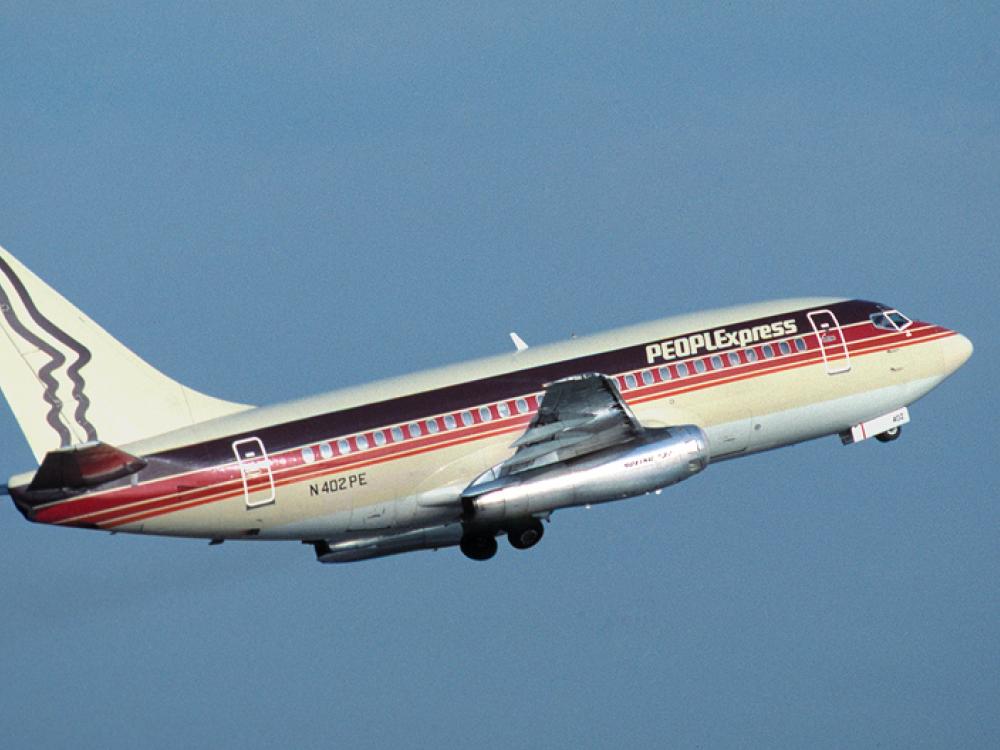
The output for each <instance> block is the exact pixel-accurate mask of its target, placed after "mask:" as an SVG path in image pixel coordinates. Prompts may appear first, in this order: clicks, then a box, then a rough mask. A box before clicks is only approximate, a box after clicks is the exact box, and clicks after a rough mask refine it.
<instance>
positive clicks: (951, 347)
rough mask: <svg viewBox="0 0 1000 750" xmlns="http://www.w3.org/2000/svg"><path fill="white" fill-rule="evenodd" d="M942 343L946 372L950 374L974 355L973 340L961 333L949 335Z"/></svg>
mask: <svg viewBox="0 0 1000 750" xmlns="http://www.w3.org/2000/svg"><path fill="white" fill-rule="evenodd" d="M941 343H942V351H941V356H942V359H943V360H944V369H945V372H946V373H947V374H948V375H951V374H952V373H953V372H955V370H957V369H958V368H959V367H961V366H962V365H964V364H965V362H966V360H967V359H968V358H969V357H971V356H972V342H971V341H969V339H967V338H966V337H965V336H963V335H962V334H960V333H956V334H955V335H954V336H948V337H947V338H946V339H943V340H942V342H941Z"/></svg>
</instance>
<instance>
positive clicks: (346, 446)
mask: <svg viewBox="0 0 1000 750" xmlns="http://www.w3.org/2000/svg"><path fill="white" fill-rule="evenodd" d="M337 452H338V453H340V455H341V456H346V455H347V454H348V453H350V452H351V444H350V443H349V442H347V440H338V441H337Z"/></svg>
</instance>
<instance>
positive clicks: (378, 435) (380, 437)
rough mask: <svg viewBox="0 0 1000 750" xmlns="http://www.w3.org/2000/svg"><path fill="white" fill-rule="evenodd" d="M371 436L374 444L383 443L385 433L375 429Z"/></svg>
mask: <svg viewBox="0 0 1000 750" xmlns="http://www.w3.org/2000/svg"><path fill="white" fill-rule="evenodd" d="M372 437H373V438H375V445H385V433H384V432H382V430H376V431H375V433H374V434H373V435H372Z"/></svg>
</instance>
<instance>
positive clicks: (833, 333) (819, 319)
mask: <svg viewBox="0 0 1000 750" xmlns="http://www.w3.org/2000/svg"><path fill="white" fill-rule="evenodd" d="M809 322H810V323H811V324H812V327H813V330H814V331H815V332H816V338H817V339H818V340H819V349H820V351H821V352H822V354H823V364H824V366H825V367H826V374H827V375H837V374H839V373H842V372H847V371H848V370H850V369H851V354H850V352H849V351H848V350H847V340H846V339H845V338H844V331H843V329H842V328H841V327H840V323H839V322H838V321H837V316H836V315H834V314H833V313H832V312H831V311H830V310H813V311H812V312H811V313H809Z"/></svg>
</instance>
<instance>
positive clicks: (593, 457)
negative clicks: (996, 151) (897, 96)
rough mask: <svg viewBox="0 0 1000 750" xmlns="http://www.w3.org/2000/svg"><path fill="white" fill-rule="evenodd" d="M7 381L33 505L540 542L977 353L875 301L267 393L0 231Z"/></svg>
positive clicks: (479, 542) (341, 549)
mask: <svg viewBox="0 0 1000 750" xmlns="http://www.w3.org/2000/svg"><path fill="white" fill-rule="evenodd" d="M0 328H2V329H3V333H4V334H5V335H4V336H0V357H2V360H0V361H2V362H3V367H2V369H0V389H2V391H3V394H4V396H5V398H6V399H7V402H8V403H9V405H10V407H11V410H12V411H13V414H14V417H15V418H16V420H17V422H18V424H19V426H20V427H21V429H22V431H23V432H24V435H25V437H26V438H27V441H28V443H29V445H30V447H31V450H32V452H33V453H34V456H35V459H36V461H37V462H38V464H39V465H38V467H37V469H34V470H32V471H27V472H25V473H21V474H18V475H16V476H13V477H12V478H11V479H10V480H9V482H8V484H7V486H5V487H3V488H2V492H3V493H4V494H8V495H9V496H10V497H11V498H12V500H13V502H14V503H15V505H16V506H17V508H18V510H19V511H20V512H21V513H22V514H23V515H24V516H25V518H27V519H28V520H30V521H33V522H36V523H43V524H54V525H58V526H69V527H77V528H87V529H99V530H104V531H110V532H121V533H130V534H156V535H164V536H175V537H194V538H202V539H207V540H210V542H211V543H212V544H219V543H222V542H223V541H227V540H291V541H297V542H302V543H305V544H308V545H310V546H312V547H313V549H314V551H315V554H316V559H317V560H319V561H320V562H323V563H341V562H352V561H357V560H364V559H369V558H376V557H382V556H386V555H393V554H397V553H402V552H410V551H415V550H423V549H439V548H445V547H454V546H458V547H459V548H460V550H461V551H462V552H463V553H464V554H465V556H466V557H468V558H471V559H473V560H487V559H490V558H491V557H493V556H494V554H495V553H496V552H497V548H498V543H497V538H498V537H502V536H504V535H505V536H506V537H507V539H508V541H509V542H510V544H511V545H512V546H513V547H514V548H516V549H527V548H530V547H533V546H534V545H535V544H537V543H538V541H539V540H540V539H541V538H542V535H543V533H544V526H543V522H548V521H550V519H551V516H552V514H553V512H554V511H556V510H559V509H562V508H568V507H573V506H590V505H594V504H597V503H604V502H609V501H612V500H622V499H625V498H631V497H637V496H641V495H646V494H649V493H656V494H659V493H660V491H661V490H663V489H664V488H666V487H669V486H671V485H673V484H676V483H678V482H681V481H683V480H686V479H689V478H690V477H692V476H694V475H695V474H698V473H699V472H702V471H703V470H704V469H706V468H707V467H708V466H709V465H710V464H713V463H716V462H719V461H726V460H729V459H733V458H738V457H742V456H748V455H751V454H754V453H759V452H761V451H766V450H772V449H775V448H780V447H783V446H788V445H792V444H795V443H799V442H802V441H805V440H812V439H815V438H820V437H823V436H839V437H840V439H841V442H843V443H844V444H854V443H859V442H862V441H865V440H867V439H869V438H871V437H874V438H876V439H877V440H879V441H882V442H889V441H892V440H895V439H896V438H898V437H899V435H900V433H901V429H902V427H903V425H905V424H907V423H908V422H909V420H910V415H909V409H908V407H909V406H910V405H911V404H912V403H913V402H914V401H916V400H917V399H919V398H921V397H922V396H924V395H926V394H927V393H928V392H929V391H931V390H932V389H933V388H935V387H936V386H937V385H939V384H940V383H941V382H942V381H943V380H944V379H945V378H947V377H948V376H949V375H951V374H952V373H954V372H955V371H956V370H957V369H958V368H959V367H961V366H962V364H963V363H965V361H966V360H967V359H968V358H969V357H970V356H971V354H972V349H973V347H972V344H971V342H970V341H969V340H968V339H967V338H966V337H965V336H963V335H961V334H960V333H957V332H956V331H953V330H950V329H948V328H945V327H943V326H940V325H936V324H934V323H928V322H921V321H919V320H916V319H913V318H910V317H907V316H906V315H904V314H903V313H902V312H900V311H899V310H897V309H895V308H892V307H890V306H887V305H882V304H878V303H875V302H867V301H864V300H858V299H842V298H834V297H815V298H799V299H784V300H777V301H773V302H763V303H757V304H748V305H740V306H734V307H727V308H724V309H716V310H708V311H705V312H699V313H696V314H689V315H679V316H676V317H669V318H665V319H662V320H657V321H653V322H649V323H643V324H640V325H635V326H631V327H626V328H620V329H617V330H612V331H608V332H606V333H599V334H596V335H590V336H581V337H579V338H576V337H574V338H573V339H572V340H569V341H563V342H561V343H555V344H551V345H546V346H529V345H528V344H527V343H526V342H524V340H523V339H521V338H520V337H519V336H518V335H517V334H516V333H513V334H511V338H512V341H513V342H514V345H515V347H514V351H511V352H509V353H506V354H502V355H499V356H493V357H488V358H485V359H479V360H476V361H471V362H466V363H463V364H457V365H451V366H447V367H441V368H438V369H434V370H429V371H426V372H421V373H416V374H412V375H406V376H404V377H396V378H390V379H387V380H381V381H378V382H375V383H371V384H369V385H363V386H358V387H352V388H345V389H342V390H337V391H334V392H332V393H328V394H325V395H319V396H314V397H311V398H305V399H301V400H297V401H291V402H288V403H283V404H278V405H274V406H264V407H252V406H248V405H245V404H239V403H232V402H229V401H223V400H220V399H217V398H213V397H211V396H207V395H204V394H202V393H199V392H196V391H194V390H192V389H189V388H187V387H185V386H183V385H181V384H180V383H178V382H176V381H174V380H172V379H170V378H169V377H167V376H166V375H164V374H162V373H160V372H159V371H157V370H156V369H154V368H153V367H152V366H150V365H149V364H147V363H146V362H144V361H143V360H142V359H140V358H139V357H138V356H137V355H135V354H134V353H133V352H131V351H130V350H129V349H127V348H126V347H125V346H124V345H123V344H121V343H120V342H119V341H117V340H115V339H114V338H113V337H112V336H111V335H110V334H108V333H107V332H105V331H104V330H103V329H102V328H101V327H99V326H98V325H97V324H96V323H94V322H93V321H92V320H91V319H90V318H88V317H87V316H86V315H84V314H83V313H82V312H80V311H79V310H78V309H77V308H76V307H74V306H73V305H72V304H71V303H70V302H68V301H67V300H66V299H64V298H63V297H62V296H60V295H59V294H58V293H57V292H56V291H54V290H53V289H52V288H50V287H49V286H48V285H46V284H45V283H44V282H43V281H42V280H40V279H39V278H38V277H37V276H35V275H34V274H33V273H32V272H31V271H29V270H28V269H27V268H25V266H24V265H22V264H21V263H20V262H19V261H18V260H16V259H15V258H14V257H13V256H12V255H11V254H10V253H9V252H7V251H6V250H4V249H2V248H0Z"/></svg>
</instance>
